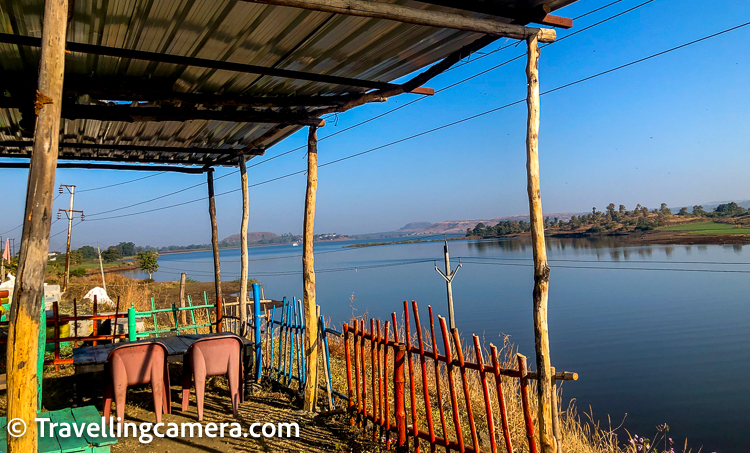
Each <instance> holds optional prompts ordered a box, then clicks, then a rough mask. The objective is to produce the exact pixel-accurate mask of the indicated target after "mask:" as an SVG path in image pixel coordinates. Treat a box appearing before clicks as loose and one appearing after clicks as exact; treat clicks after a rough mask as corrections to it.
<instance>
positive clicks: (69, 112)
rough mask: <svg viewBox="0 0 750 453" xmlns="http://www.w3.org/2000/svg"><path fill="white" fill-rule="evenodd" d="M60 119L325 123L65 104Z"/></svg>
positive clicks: (5, 104) (297, 117)
mask: <svg viewBox="0 0 750 453" xmlns="http://www.w3.org/2000/svg"><path fill="white" fill-rule="evenodd" d="M0 108H17V109H21V110H23V109H30V108H33V104H32V103H31V102H23V100H22V99H18V98H7V97H0ZM62 117H63V118H66V119H70V120H77V119H91V120H101V121H119V122H126V123H138V122H146V121H190V120H213V121H230V122H235V123H267V124H287V125H289V124H295V125H300V126H323V125H324V124H325V120H323V119H320V118H315V117H311V116H310V115H308V114H305V113H282V112H276V111H257V110H227V111H225V110H198V109H194V108H190V107H131V106H128V105H85V104H72V103H65V104H63V108H62Z"/></svg>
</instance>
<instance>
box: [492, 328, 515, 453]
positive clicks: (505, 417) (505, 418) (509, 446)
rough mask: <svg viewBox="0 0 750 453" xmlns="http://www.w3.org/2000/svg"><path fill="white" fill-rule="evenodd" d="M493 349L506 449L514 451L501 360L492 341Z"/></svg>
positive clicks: (493, 364) (493, 363)
mask: <svg viewBox="0 0 750 453" xmlns="http://www.w3.org/2000/svg"><path fill="white" fill-rule="evenodd" d="M490 351H492V366H493V367H494V368H495V386H496V387H497V400H498V406H499V407H500V421H501V424H502V427H503V436H504V437H505V449H506V450H508V453H513V445H512V444H511V441H510V427H509V426H508V412H507V409H506V408H505V395H504V394H503V383H502V376H501V375H500V362H499V361H498V360H497V348H496V347H495V345H494V344H492V343H490Z"/></svg>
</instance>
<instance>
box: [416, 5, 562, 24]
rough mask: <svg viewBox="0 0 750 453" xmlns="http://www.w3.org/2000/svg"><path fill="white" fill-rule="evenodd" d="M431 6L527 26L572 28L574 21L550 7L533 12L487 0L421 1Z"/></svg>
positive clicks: (539, 8)
mask: <svg viewBox="0 0 750 453" xmlns="http://www.w3.org/2000/svg"><path fill="white" fill-rule="evenodd" d="M419 1H420V2H422V3H427V4H430V5H438V6H444V7H448V8H454V9H460V10H463V11H470V12H473V13H481V14H489V15H491V16H498V17H506V18H508V19H511V20H512V21H513V22H512V23H514V24H520V25H525V24H528V23H529V22H533V23H535V24H541V25H546V26H549V27H558V28H565V29H567V28H572V27H573V20H572V19H568V18H567V17H560V16H555V15H552V14H549V13H550V12H551V8H550V7H549V5H546V4H544V5H539V6H537V7H536V8H533V9H531V10H524V9H519V8H512V7H508V6H505V5H502V4H498V3H495V2H489V1H486V0H461V1H456V0H419Z"/></svg>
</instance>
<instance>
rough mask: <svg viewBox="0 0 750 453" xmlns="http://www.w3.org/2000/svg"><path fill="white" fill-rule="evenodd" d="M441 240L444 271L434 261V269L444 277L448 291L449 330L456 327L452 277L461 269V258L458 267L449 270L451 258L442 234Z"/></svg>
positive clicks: (446, 241)
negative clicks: (443, 243)
mask: <svg viewBox="0 0 750 453" xmlns="http://www.w3.org/2000/svg"><path fill="white" fill-rule="evenodd" d="M443 241H444V242H445V245H444V246H443V253H444V254H445V272H443V271H441V270H440V269H438V267H437V262H436V263H435V270H436V271H438V273H439V274H440V275H442V276H443V278H444V279H445V286H446V289H447V291H448V327H450V330H451V332H452V331H453V329H455V328H456V319H455V317H454V315H453V286H452V283H453V278H454V277H455V276H456V273H457V272H458V270H459V269H461V266H462V265H461V259H460V258H459V259H458V267H457V268H456V270H455V271H451V259H450V256H449V255H448V240H447V239H446V238H445V236H443Z"/></svg>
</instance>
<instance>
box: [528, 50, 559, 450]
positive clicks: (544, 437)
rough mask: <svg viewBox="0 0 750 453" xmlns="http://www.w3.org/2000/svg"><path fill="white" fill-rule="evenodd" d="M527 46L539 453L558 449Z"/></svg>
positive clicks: (534, 83) (535, 74)
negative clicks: (555, 432)
mask: <svg viewBox="0 0 750 453" xmlns="http://www.w3.org/2000/svg"><path fill="white" fill-rule="evenodd" d="M526 44H527V62H526V78H527V87H528V92H527V96H526V104H527V107H528V119H527V129H526V172H527V174H526V178H527V184H528V186H527V191H528V195H529V217H530V223H531V244H532V250H533V257H534V291H533V304H534V310H533V311H534V346H535V349H536V368H537V372H538V373H539V385H538V387H537V390H538V404H537V410H538V414H537V417H538V421H539V443H540V444H541V450H542V453H555V452H556V451H557V447H556V445H555V437H554V435H553V430H552V376H550V353H549V332H548V327H547V300H548V296H549V272H550V269H549V265H548V264H547V249H546V246H545V242H544V219H543V216H542V194H541V189H540V182H539V110H540V101H539V40H538V39H537V37H536V36H530V37H529V38H528V39H527V41H526Z"/></svg>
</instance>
